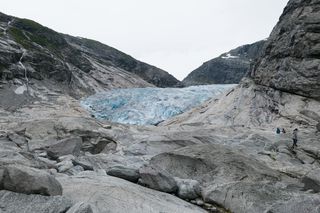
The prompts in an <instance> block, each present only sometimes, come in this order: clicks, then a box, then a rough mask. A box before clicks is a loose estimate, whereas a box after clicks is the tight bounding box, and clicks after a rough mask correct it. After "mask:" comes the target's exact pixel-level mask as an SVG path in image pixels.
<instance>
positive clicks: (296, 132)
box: [292, 128, 298, 149]
mask: <svg viewBox="0 0 320 213" xmlns="http://www.w3.org/2000/svg"><path fill="white" fill-rule="evenodd" d="M292 141H293V144H292V149H294V147H298V145H297V142H298V129H297V128H295V129H294V130H293V132H292Z"/></svg>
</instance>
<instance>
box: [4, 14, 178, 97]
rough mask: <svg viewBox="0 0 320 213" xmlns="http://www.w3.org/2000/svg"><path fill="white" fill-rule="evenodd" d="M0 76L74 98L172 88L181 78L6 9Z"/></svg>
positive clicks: (12, 83) (8, 81) (10, 83)
mask: <svg viewBox="0 0 320 213" xmlns="http://www.w3.org/2000/svg"><path fill="white" fill-rule="evenodd" d="M0 79H2V80H3V81H2V86H1V87H2V88H6V87H8V86H13V87H15V85H16V86H18V85H24V87H25V88H27V89H28V87H30V89H32V87H36V86H35V85H38V87H42V86H45V87H46V88H47V89H50V88H54V89H55V90H62V91H64V92H65V93H67V94H70V95H72V96H73V97H82V96H84V95H88V94H93V93H95V92H99V91H104V90H107V89H112V88H130V87H147V86H149V87H150V86H153V85H155V86H159V87H168V86H170V87H172V86H175V85H176V84H177V83H178V82H179V81H178V80H176V79H175V78H174V77H173V76H171V75H170V74H168V73H167V72H165V71H163V70H161V69H158V68H156V67H154V66H151V65H148V64H146V63H143V62H140V61H138V60H136V59H134V58H132V57H131V56H129V55H126V54H125V53H122V52H120V51H118V50H116V49H114V48H112V47H109V46H107V45H104V44H101V43H99V42H97V41H93V40H89V39H84V38H77V37H72V36H68V35H64V34H60V33H57V32H55V31H53V30H51V29H49V28H47V27H44V26H42V25H40V24H38V23H36V22H33V21H31V20H27V19H20V18H16V17H12V16H7V15H5V14H2V13H0ZM33 89H35V88H33ZM21 92H23V91H22V90H21V91H20V92H19V91H18V93H21Z"/></svg>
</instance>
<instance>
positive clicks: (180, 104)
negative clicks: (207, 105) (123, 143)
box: [81, 84, 235, 125]
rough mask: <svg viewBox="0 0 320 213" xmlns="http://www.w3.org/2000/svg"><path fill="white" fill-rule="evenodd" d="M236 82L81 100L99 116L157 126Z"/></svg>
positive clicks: (141, 90) (137, 90) (133, 91)
mask: <svg viewBox="0 0 320 213" xmlns="http://www.w3.org/2000/svg"><path fill="white" fill-rule="evenodd" d="M234 86H235V84H223V85H222V84H216V85H203V86H191V87H186V88H133V89H115V90H111V91H108V92H103V93H98V94H95V95H93V96H90V97H88V98H87V99H85V100H82V101H81V105H82V106H83V107H84V108H85V109H86V110H88V111H89V112H90V113H91V114H93V115H94V116H95V117H96V118H98V119H104V120H108V121H112V122H117V123H124V124H137V125H148V124H150V125H155V124H158V123H159V122H161V121H164V120H166V119H168V118H170V117H173V116H175V115H178V114H181V113H183V112H185V111H187V110H190V109H191V108H194V107H196V106H198V105H200V104H201V103H203V102H205V101H207V100H208V99H210V98H215V97H218V96H219V95H221V94H222V93H223V92H225V91H226V90H229V89H230V88H232V87H234Z"/></svg>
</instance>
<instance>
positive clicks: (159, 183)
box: [139, 165, 178, 193]
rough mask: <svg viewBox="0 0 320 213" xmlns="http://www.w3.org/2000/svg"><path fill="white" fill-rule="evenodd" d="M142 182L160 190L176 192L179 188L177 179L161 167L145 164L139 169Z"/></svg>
mask: <svg viewBox="0 0 320 213" xmlns="http://www.w3.org/2000/svg"><path fill="white" fill-rule="evenodd" d="M139 173H140V177H141V178H140V180H139V181H140V183H141V184H143V185H145V186H147V187H149V188H151V189H155V190H158V191H162V192H168V193H175V192H176V191H177V189H178V186H177V183H176V181H175V179H174V178H173V177H172V176H171V175H170V174H169V173H168V172H167V171H165V170H162V169H160V168H159V167H156V166H155V165H153V166H143V167H142V168H140V170H139Z"/></svg>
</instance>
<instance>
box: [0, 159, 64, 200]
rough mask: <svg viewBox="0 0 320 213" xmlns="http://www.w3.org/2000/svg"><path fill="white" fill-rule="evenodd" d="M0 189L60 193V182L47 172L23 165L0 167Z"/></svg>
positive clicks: (27, 192)
mask: <svg viewBox="0 0 320 213" xmlns="http://www.w3.org/2000/svg"><path fill="white" fill-rule="evenodd" d="M1 170H2V171H0V174H1V173H2V177H1V176H0V189H2V190H9V191H13V192H18V193H24V194H40V195H48V196H49V195H62V187H61V185H60V183H59V182H58V181H57V180H56V179H55V178H54V177H53V176H51V175H49V174H48V173H46V172H44V171H41V170H37V169H34V168H30V167H25V166H19V165H17V166H7V167H4V168H3V169H1Z"/></svg>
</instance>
